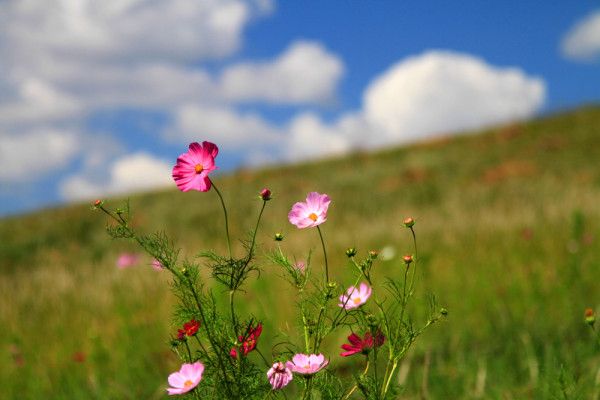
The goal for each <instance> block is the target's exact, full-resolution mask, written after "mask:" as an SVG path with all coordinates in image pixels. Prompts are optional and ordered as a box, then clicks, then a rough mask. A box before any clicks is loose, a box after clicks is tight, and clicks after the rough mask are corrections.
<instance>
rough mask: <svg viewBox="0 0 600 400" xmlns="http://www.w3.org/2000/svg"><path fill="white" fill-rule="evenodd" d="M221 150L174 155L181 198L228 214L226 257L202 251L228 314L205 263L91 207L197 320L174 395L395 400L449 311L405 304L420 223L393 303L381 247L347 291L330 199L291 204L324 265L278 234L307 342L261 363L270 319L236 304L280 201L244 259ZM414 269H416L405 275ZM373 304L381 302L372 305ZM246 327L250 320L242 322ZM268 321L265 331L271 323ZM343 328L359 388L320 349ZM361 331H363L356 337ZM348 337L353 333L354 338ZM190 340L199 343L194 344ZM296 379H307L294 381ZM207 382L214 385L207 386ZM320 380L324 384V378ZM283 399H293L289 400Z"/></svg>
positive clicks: (293, 217) (353, 260) (263, 195)
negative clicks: (416, 324) (214, 201)
mask: <svg viewBox="0 0 600 400" xmlns="http://www.w3.org/2000/svg"><path fill="white" fill-rule="evenodd" d="M218 153H219V149H218V147H217V146H216V145H215V144H213V143H211V142H207V141H204V142H202V144H200V143H191V144H190V145H189V149H188V151H187V152H186V153H183V154H181V155H180V156H179V157H178V158H177V162H176V164H175V165H174V167H173V172H172V176H173V179H174V181H175V184H176V185H177V187H178V188H179V190H181V191H182V192H188V191H190V190H196V191H200V192H208V191H209V190H210V189H211V188H214V190H213V192H215V193H216V195H217V196H218V197H219V201H220V204H221V206H222V208H223V216H224V222H225V238H226V240H227V249H228V256H223V255H220V254H216V253H214V252H203V253H201V257H203V258H204V259H205V260H207V263H208V267H209V268H210V269H212V277H213V278H214V279H215V281H216V282H217V283H218V284H221V285H223V286H224V287H225V289H226V292H228V294H229V296H228V298H227V300H228V302H229V304H228V306H227V307H223V306H222V305H221V304H220V302H218V301H216V300H215V295H214V293H213V292H212V291H211V289H208V290H207V289H206V287H207V286H208V287H210V285H207V286H205V285H204V284H203V282H202V279H203V278H202V277H203V276H204V274H200V272H199V264H195V263H192V262H189V261H187V260H186V261H184V262H181V263H178V259H177V255H178V251H177V250H175V249H174V248H173V247H172V244H171V242H170V241H169V240H168V238H166V237H165V236H164V235H160V234H158V235H155V236H148V235H145V236H140V235H138V234H137V232H136V231H135V230H133V229H132V228H131V226H132V224H129V209H128V207H127V208H126V209H125V210H123V209H117V210H116V211H111V210H109V209H108V208H107V207H106V205H105V202H104V201H102V200H97V201H96V202H94V204H93V209H95V210H101V211H103V212H104V213H106V214H107V215H108V216H110V217H111V218H112V219H113V221H114V222H115V223H116V226H114V227H109V233H110V234H111V235H112V236H113V237H115V238H126V239H132V238H133V239H136V241H137V242H138V243H139V244H140V245H141V246H142V247H143V248H144V250H146V251H147V252H148V253H149V254H150V255H151V256H152V257H153V259H152V264H151V265H152V266H153V267H154V268H155V269H157V270H161V271H162V270H164V271H168V272H170V273H171V274H172V276H173V290H174V291H175V294H176V296H177V298H178V299H179V300H180V304H179V306H178V313H179V314H178V315H177V318H178V319H180V320H181V319H184V320H185V319H188V318H189V316H190V315H193V316H194V318H192V319H190V320H188V321H187V322H185V323H184V324H183V326H181V327H179V328H178V329H177V338H176V339H173V340H172V341H171V344H172V349H173V351H174V352H175V353H176V354H177V355H178V356H179V357H180V359H181V360H182V365H181V367H180V370H179V371H177V372H173V373H172V374H170V375H169V376H168V379H167V380H168V384H169V387H168V388H167V389H166V390H167V393H168V394H169V395H183V394H186V393H193V395H194V396H195V397H196V398H208V397H209V396H217V397H218V398H240V399H241V398H267V397H270V396H273V397H278V398H280V392H279V391H280V390H281V389H284V388H286V391H288V390H291V392H290V395H291V396H292V398H299V397H302V398H303V399H309V398H314V396H315V393H317V392H319V391H320V392H321V393H324V392H327V393H329V394H328V396H329V397H328V398H344V399H349V398H351V397H352V396H356V394H357V393H355V392H356V390H357V388H358V387H359V386H360V392H362V394H363V395H364V396H365V397H366V398H380V399H383V398H389V396H390V395H391V393H393V392H394V390H393V389H392V388H393V386H394V383H393V382H395V377H396V374H397V366H398V363H399V360H400V359H401V358H402V357H403V356H404V355H405V354H406V351H407V350H408V348H409V347H410V346H411V345H412V343H413V342H414V341H415V339H416V338H417V336H419V334H420V333H422V332H423V331H424V330H425V328H427V327H428V326H430V325H431V324H432V323H434V322H436V321H437V319H438V318H439V317H440V316H445V315H446V314H447V311H446V310H445V309H443V308H441V309H439V311H438V312H437V314H432V315H430V316H429V317H428V319H427V321H426V322H425V324H424V327H422V328H420V329H419V330H413V319H411V317H410V316H409V315H408V312H407V304H408V301H409V300H410V298H411V296H412V294H413V292H414V280H415V276H416V275H415V274H416V273H415V267H416V265H417V264H418V256H417V253H416V236H415V231H414V226H415V221H414V219H412V218H406V219H405V220H404V221H403V222H402V224H403V225H404V226H405V227H406V228H408V229H410V232H411V237H412V239H413V240H414V243H413V244H414V251H415V253H414V255H407V256H405V257H403V261H404V265H405V268H402V269H400V268H398V269H397V270H396V271H398V273H396V276H394V273H391V274H390V275H392V276H391V277H390V276H386V278H385V279H386V285H387V289H388V293H389V294H390V295H388V297H387V298H386V297H380V296H385V293H384V294H379V292H376V290H375V289H377V288H378V287H381V282H378V281H377V279H382V278H381V277H379V276H377V273H379V271H377V270H376V269H373V268H372V267H373V265H374V263H375V262H376V261H377V260H378V258H384V257H383V255H382V256H381V257H379V252H378V251H376V250H371V251H368V252H367V253H366V256H365V258H364V259H362V260H360V258H359V251H358V250H357V249H356V248H355V247H351V248H348V249H347V250H346V251H345V254H346V256H347V260H348V262H349V263H350V267H351V268H353V270H354V276H352V277H350V275H343V277H342V278H341V281H344V282H345V283H344V284H343V285H341V284H338V283H337V282H336V281H335V280H334V279H335V278H334V279H331V276H330V274H329V263H328V257H327V250H326V249H327V246H326V242H325V239H324V234H323V228H322V225H323V224H324V223H325V222H326V221H327V216H328V215H327V214H328V211H329V207H330V205H331V198H330V197H329V195H327V194H323V193H318V192H310V193H308V195H307V196H306V200H305V201H302V202H296V203H295V204H293V205H292V207H291V209H290V211H289V213H288V221H289V222H290V223H291V224H292V225H294V226H296V227H297V228H298V229H305V228H317V229H315V230H314V231H316V232H318V235H319V240H320V243H321V247H322V250H323V254H322V259H320V260H318V261H317V262H312V263H311V254H312V252H309V253H308V256H306V255H303V256H302V257H298V258H296V256H293V257H288V256H287V255H286V254H285V253H284V249H283V248H282V246H283V245H285V244H286V243H287V242H286V243H284V242H283V239H284V236H283V234H282V233H276V234H275V235H274V239H275V244H276V246H277V248H276V249H275V250H273V253H272V254H271V256H270V259H271V260H272V261H273V263H274V264H277V265H280V266H282V267H283V271H284V273H285V274H287V280H288V281H289V282H291V283H292V285H293V288H292V290H297V293H296V294H295V299H296V301H297V304H298V310H299V318H298V319H297V320H298V321H301V324H302V325H301V327H300V328H301V329H300V331H301V336H303V340H302V343H301V344H294V343H292V342H285V344H286V345H285V349H284V350H280V349H281V348H282V346H278V345H274V346H272V347H271V350H270V352H271V354H273V357H274V359H275V362H269V361H268V360H267V359H266V358H265V356H264V354H265V353H264V352H263V351H264V349H263V351H261V349H260V348H259V339H260V338H261V335H262V334H263V322H256V321H257V320H256V319H255V318H254V317H252V316H250V317H246V316H242V315H241V314H242V313H241V312H240V311H239V308H238V307H237V304H236V294H237V293H238V292H240V287H242V285H243V284H244V282H245V281H246V280H247V279H248V277H249V276H250V274H249V272H251V271H258V272H260V269H259V268H258V267H256V266H255V265H254V257H255V247H256V242H257V240H256V239H257V237H256V235H257V231H258V228H259V226H260V222H261V218H262V215H263V211H264V210H265V206H266V205H267V203H268V202H270V201H271V200H272V199H273V194H272V192H271V190H270V189H269V188H263V189H262V190H260V191H259V192H258V199H260V200H262V208H261V209H260V212H259V213H258V220H257V221H256V225H255V229H254V230H253V231H251V233H252V234H251V240H249V241H248V242H247V243H248V245H247V246H245V254H244V255H242V256H241V257H236V252H235V251H234V250H235V249H234V248H233V246H232V244H231V240H230V236H229V224H228V213H227V208H226V206H225V201H224V199H223V197H222V195H221V192H220V191H219V189H218V188H217V187H216V186H215V183H214V182H213V181H212V180H211V179H210V177H209V174H210V173H211V172H212V171H214V170H215V169H217V166H216V163H215V158H216V157H217V155H218ZM314 231H313V232H314ZM382 254H383V253H382ZM138 260H139V257H138V256H137V255H136V254H133V253H125V254H123V255H122V256H121V257H120V258H119V260H118V265H119V266H120V267H121V268H125V267H127V266H130V265H133V264H135V263H137V262H138ZM291 260H298V261H291ZM318 262H322V263H323V272H324V274H323V276H322V277H321V278H315V277H313V274H312V271H313V270H314V269H315V268H314V266H313V265H314V264H318ZM409 265H412V267H411V268H408V266H409ZM309 266H310V267H309ZM372 270H373V271H374V273H373V274H372V273H371V272H372ZM350 279H352V281H350ZM346 280H348V282H346ZM350 282H353V284H350ZM344 289H345V290H344ZM371 297H373V298H374V299H375V301H373V300H371V302H369V299H371ZM237 301H238V302H239V301H240V299H237ZM434 306H435V305H434ZM375 315H378V316H375ZM244 320H245V321H248V320H249V321H250V322H247V323H241V322H240V321H244ZM586 321H587V322H588V324H590V325H593V321H594V315H593V312H591V310H589V311H586ZM265 324H266V325H265V326H266V328H265V329H266V330H267V332H268V322H265ZM200 328H202V329H200ZM342 328H343V329H344V330H346V329H347V330H349V331H350V334H349V335H348V336H347V338H348V343H343V344H341V349H342V350H343V352H342V353H341V354H340V355H341V356H342V357H349V356H352V355H355V354H360V355H363V356H364V360H365V368H364V370H363V372H362V373H361V374H358V375H356V374H355V376H356V382H355V383H354V384H353V385H351V386H350V387H345V383H344V382H343V381H342V380H340V379H339V378H338V377H336V376H335V371H326V367H327V366H328V365H329V359H328V358H327V357H326V356H325V354H323V352H322V351H321V345H322V342H323V340H324V339H325V337H327V336H328V335H330V334H331V333H333V332H336V331H337V332H339V330H340V329H342ZM356 332H363V333H362V334H361V335H359V334H358V333H356ZM344 334H348V331H345V332H344ZM329 337H330V338H331V337H332V336H329ZM189 338H194V340H188V339H189ZM264 340H265V339H264V338H263V339H260V345H261V347H262V346H264ZM329 340H331V339H329ZM381 351H386V352H387V354H386V355H385V357H380V358H379V359H378V356H377V354H378V352H381ZM378 360H379V361H378ZM382 360H386V361H387V365H386V368H385V369H384V370H381V372H383V371H385V372H384V373H383V374H379V375H378V374H377V368H371V372H369V365H370V363H375V364H377V363H378V362H379V363H381V362H383V361H382ZM257 361H258V363H257ZM263 364H264V365H263ZM205 365H206V368H205ZM265 365H266V368H265ZM265 370H266V372H265ZM324 371H326V372H324ZM373 371H374V373H373ZM265 375H266V379H265ZM294 375H297V376H298V377H302V379H296V380H294ZM204 376H206V377H207V378H206V379H204V381H203V377H204ZM322 376H326V377H325V378H323V379H321V377H322ZM313 378H314V379H313ZM291 382H294V383H296V384H295V385H290V386H291V387H294V386H296V389H293V388H292V389H289V388H288V385H289V384H290V383H291ZM299 392H302V393H301V394H300V393H299ZM283 396H284V397H285V398H288V396H287V394H283Z"/></svg>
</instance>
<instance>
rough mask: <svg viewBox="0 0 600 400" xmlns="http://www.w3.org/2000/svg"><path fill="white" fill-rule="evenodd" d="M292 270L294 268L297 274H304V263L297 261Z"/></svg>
mask: <svg viewBox="0 0 600 400" xmlns="http://www.w3.org/2000/svg"><path fill="white" fill-rule="evenodd" d="M294 268H296V269H297V270H298V271H299V272H301V273H304V271H305V270H306V263H305V262H304V261H297V262H296V264H294Z"/></svg>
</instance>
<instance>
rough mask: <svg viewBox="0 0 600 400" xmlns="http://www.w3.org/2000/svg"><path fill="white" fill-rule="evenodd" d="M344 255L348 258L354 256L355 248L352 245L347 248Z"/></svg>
mask: <svg viewBox="0 0 600 400" xmlns="http://www.w3.org/2000/svg"><path fill="white" fill-rule="evenodd" d="M346 255H347V256H348V258H350V257H354V256H355V255H356V248H354V247H350V248H348V249H347V250H346Z"/></svg>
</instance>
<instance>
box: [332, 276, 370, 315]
mask: <svg viewBox="0 0 600 400" xmlns="http://www.w3.org/2000/svg"><path fill="white" fill-rule="evenodd" d="M369 297H371V288H370V287H369V285H367V284H366V283H364V282H363V283H361V284H360V287H359V288H358V289H357V288H356V287H354V286H350V287H349V288H348V290H346V294H343V295H341V296H340V303H339V304H338V306H340V307H343V308H345V309H346V310H351V309H353V308H357V307H360V306H362V305H363V304H365V303H366V302H367V300H368V299H369Z"/></svg>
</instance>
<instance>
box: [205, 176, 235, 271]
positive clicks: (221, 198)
mask: <svg viewBox="0 0 600 400" xmlns="http://www.w3.org/2000/svg"><path fill="white" fill-rule="evenodd" d="M210 182H211V183H212V186H213V188H215V192H217V195H218V196H219V200H221V206H222V207H223V214H225V235H226V236H227V248H228V249H229V259H230V260H231V259H232V258H233V256H232V253H231V239H230V238H229V219H228V218H227V207H225V201H224V200H223V195H222V194H221V192H220V191H219V189H218V188H217V186H216V185H215V183H214V182H213V181H212V180H211V181H210Z"/></svg>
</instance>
